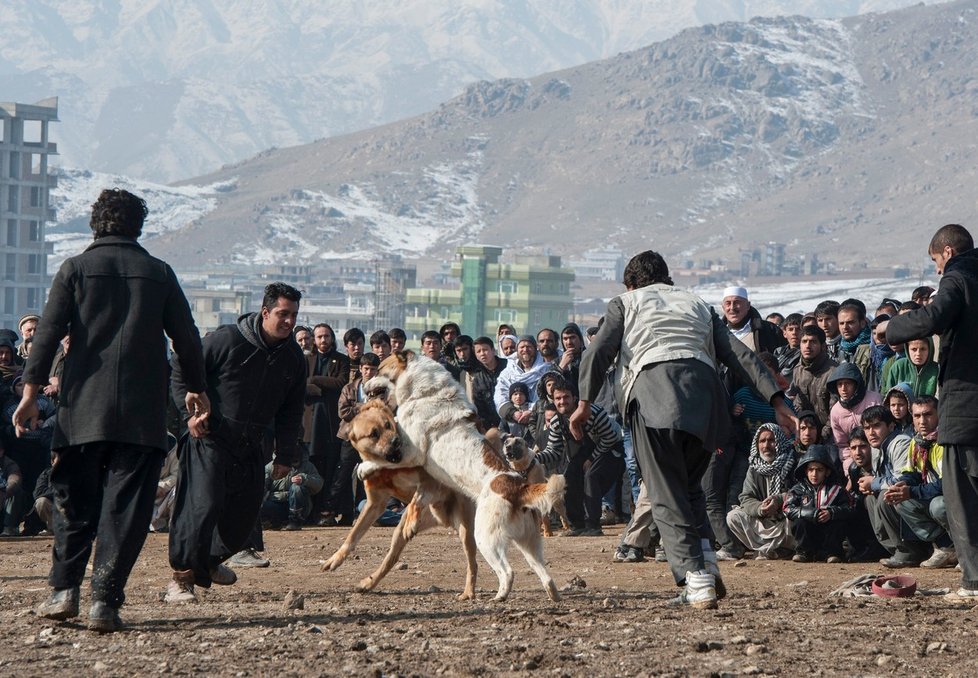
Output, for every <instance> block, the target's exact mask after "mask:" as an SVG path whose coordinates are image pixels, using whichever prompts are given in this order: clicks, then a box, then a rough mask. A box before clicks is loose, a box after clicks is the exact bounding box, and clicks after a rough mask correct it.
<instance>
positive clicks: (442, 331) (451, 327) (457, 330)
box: [438, 323, 462, 336]
mask: <svg viewBox="0 0 978 678" xmlns="http://www.w3.org/2000/svg"><path fill="white" fill-rule="evenodd" d="M445 330H455V334H462V328H461V327H459V326H458V323H445V324H444V325H442V326H441V327H440V328H438V334H439V336H444V335H445Z"/></svg>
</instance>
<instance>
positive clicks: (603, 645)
mask: <svg viewBox="0 0 978 678" xmlns="http://www.w3.org/2000/svg"><path fill="white" fill-rule="evenodd" d="M596 647H597V648H598V649H599V650H605V651H608V650H610V649H611V646H610V645H608V643H598V644H597V646H596Z"/></svg>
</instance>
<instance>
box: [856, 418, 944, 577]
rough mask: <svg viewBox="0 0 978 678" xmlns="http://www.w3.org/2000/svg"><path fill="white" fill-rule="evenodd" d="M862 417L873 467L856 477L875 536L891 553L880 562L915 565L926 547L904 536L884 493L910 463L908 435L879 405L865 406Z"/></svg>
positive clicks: (924, 557) (896, 566) (897, 566)
mask: <svg viewBox="0 0 978 678" xmlns="http://www.w3.org/2000/svg"><path fill="white" fill-rule="evenodd" d="M861 420H862V426H863V430H864V431H865V432H866V439H867V440H868V441H869V444H870V445H871V446H872V447H873V462H874V465H875V467H874V468H873V475H871V476H864V477H862V478H859V480H858V483H859V491H860V492H861V493H862V494H863V496H864V497H865V501H866V510H867V512H868V513H869V520H870V522H871V523H872V525H873V532H874V534H875V535H876V539H877V540H878V541H879V543H880V544H882V545H883V548H885V549H886V550H887V551H889V553H890V554H891V555H890V557H888V558H884V559H882V560H881V561H880V563H881V564H883V565H884V566H886V567H891V568H901V567H917V565H919V564H920V563H921V561H923V560H924V559H926V558H927V555H928V554H927V553H925V551H926V550H927V549H926V546H925V545H922V544H921V543H920V542H919V541H917V540H916V538H913V539H909V540H908V539H906V538H905V535H904V533H903V530H902V529H901V526H902V523H901V520H900V514H899V513H897V510H896V506H895V505H894V504H892V503H891V502H889V501H887V496H886V491H887V490H889V489H890V487H892V486H893V485H895V484H896V483H897V482H899V480H900V476H901V474H902V472H903V469H905V468H907V467H908V466H909V465H910V436H906V435H901V434H898V433H897V432H896V420H895V419H894V418H893V415H892V414H890V411H889V410H888V409H886V408H885V407H883V406H882V405H879V406H873V407H870V408H867V409H866V411H865V412H863V413H862V416H861ZM907 536H910V535H907Z"/></svg>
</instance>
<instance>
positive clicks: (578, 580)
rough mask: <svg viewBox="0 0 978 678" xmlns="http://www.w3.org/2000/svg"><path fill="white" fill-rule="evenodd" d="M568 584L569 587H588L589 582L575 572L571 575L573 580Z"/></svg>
mask: <svg viewBox="0 0 978 678" xmlns="http://www.w3.org/2000/svg"><path fill="white" fill-rule="evenodd" d="M567 586H568V587H569V588H575V589H586V588H587V582H586V581H584V580H583V579H581V577H580V576H578V575H576V574H575V575H574V576H573V577H571V580H570V581H569V582H567Z"/></svg>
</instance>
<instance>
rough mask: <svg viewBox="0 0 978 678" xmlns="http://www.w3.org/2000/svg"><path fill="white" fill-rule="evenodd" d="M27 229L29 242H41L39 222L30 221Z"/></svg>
mask: <svg viewBox="0 0 978 678" xmlns="http://www.w3.org/2000/svg"><path fill="white" fill-rule="evenodd" d="M28 230H29V237H30V241H31V242H41V222H39V221H31V222H30V227H29V229H28Z"/></svg>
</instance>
